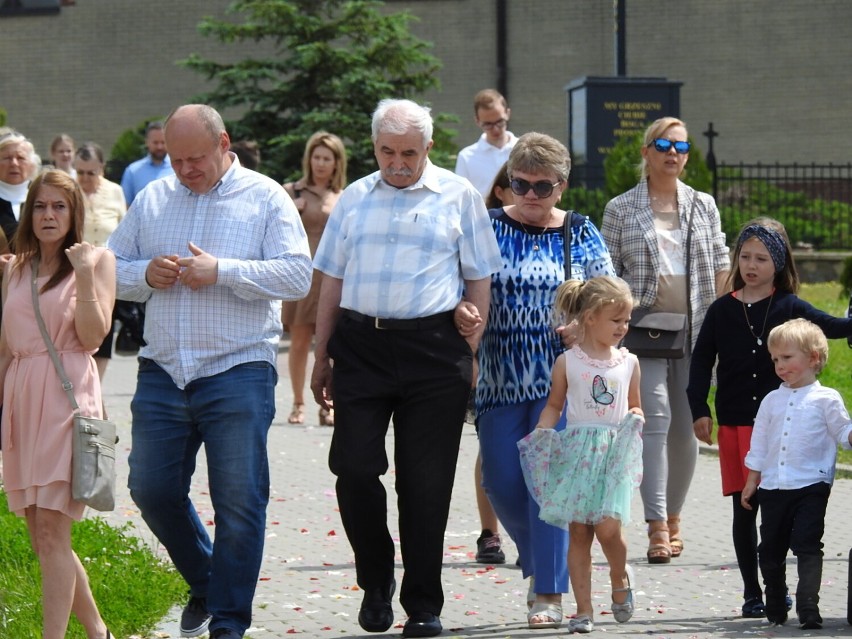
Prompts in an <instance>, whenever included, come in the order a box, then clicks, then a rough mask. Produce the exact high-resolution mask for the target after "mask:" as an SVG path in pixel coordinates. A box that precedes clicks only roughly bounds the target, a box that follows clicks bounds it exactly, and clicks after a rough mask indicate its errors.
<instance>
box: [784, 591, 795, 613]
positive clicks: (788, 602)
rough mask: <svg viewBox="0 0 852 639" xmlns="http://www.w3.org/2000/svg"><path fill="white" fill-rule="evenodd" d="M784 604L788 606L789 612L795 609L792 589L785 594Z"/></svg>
mask: <svg viewBox="0 0 852 639" xmlns="http://www.w3.org/2000/svg"><path fill="white" fill-rule="evenodd" d="M784 604H785V605H786V606H787V612H790V611H791V610H792V609H793V598H792V597H791V596H790V591H789V590H788V591H787V594H786V595H784Z"/></svg>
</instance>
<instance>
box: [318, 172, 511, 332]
mask: <svg viewBox="0 0 852 639" xmlns="http://www.w3.org/2000/svg"><path fill="white" fill-rule="evenodd" d="M500 266H501V259H500V251H499V248H498V247H497V241H496V239H495V238H494V230H493V229H492V227H491V220H490V218H489V217H488V212H487V211H486V210H485V203H484V202H483V200H482V196H481V195H480V194H479V193H478V192H477V191H476V189H474V188H473V187H472V186H471V184H470V182H468V181H467V180H465V179H464V178H461V177H459V176H457V175H455V174H454V173H452V172H450V171H447V170H446V169H442V168H439V167H436V166H435V165H433V164H432V163H431V162H428V161H427V163H426V167H425V169H424V171H423V175H422V176H420V179H419V180H418V181H417V182H416V183H415V184H413V185H411V186H409V187H407V188H404V189H397V188H395V187H393V186H390V185H389V184H387V183H386V182H384V181H383V180H382V179H381V174H380V173H379V172H376V173H373V174H371V175H368V176H367V177H364V178H362V179H360V180H358V181H357V182H354V183H353V184H351V185H350V186H349V187H347V188H346V190H344V191H343V193H342V195H341V196H340V199H339V200H338V202H337V206H335V208H334V211H333V212H332V214H331V217H330V218H329V220H328V223H327V224H326V227H325V231H323V235H322V239H321V240H320V243H319V247H318V248H317V252H316V255H315V256H314V268H316V269H317V270H319V271H322V272H323V273H325V274H327V275H330V276H331V277H336V278H338V279H342V280H343V291H342V295H341V301H340V306H341V307H342V308H348V309H351V310H354V311H358V312H359V313H363V314H365V315H371V316H375V317H382V318H394V319H410V318H415V317H426V316H428V315H434V314H436V313H441V312H443V311H450V310H452V309H453V308H455V306H456V304H458V302H459V300H460V299H461V296H462V290H463V287H464V280H480V279H483V278H486V277H489V276H490V275H491V274H492V273H494V272H496V271H497V269H499V268H500Z"/></svg>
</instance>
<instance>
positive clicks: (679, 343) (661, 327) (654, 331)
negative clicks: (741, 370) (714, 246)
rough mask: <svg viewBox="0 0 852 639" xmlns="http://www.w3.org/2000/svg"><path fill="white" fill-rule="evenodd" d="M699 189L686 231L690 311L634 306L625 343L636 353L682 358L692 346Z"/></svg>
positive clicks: (694, 197) (693, 202) (637, 354)
mask: <svg viewBox="0 0 852 639" xmlns="http://www.w3.org/2000/svg"><path fill="white" fill-rule="evenodd" d="M697 199H698V192H696V193H695V194H694V195H693V196H692V206H691V207H690V209H689V222H688V227H687V231H686V296H687V302H686V303H687V313H665V312H652V311H651V310H650V309H647V308H644V309H643V308H634V309H633V312H632V313H631V314H630V330H628V331H627V335H625V337H624V340H623V341H622V346H624V347H625V348H626V349H627V350H629V351H630V352H631V353H633V354H634V355H636V356H637V357H655V358H660V359H683V358H684V357H685V356H686V351H687V348H688V347H689V341H690V333H691V332H692V329H691V326H690V324H691V320H692V312H691V308H690V304H689V292H690V285H689V271H690V268H691V265H690V255H691V250H690V248H691V245H692V220H693V218H694V217H695V201H696V200H697Z"/></svg>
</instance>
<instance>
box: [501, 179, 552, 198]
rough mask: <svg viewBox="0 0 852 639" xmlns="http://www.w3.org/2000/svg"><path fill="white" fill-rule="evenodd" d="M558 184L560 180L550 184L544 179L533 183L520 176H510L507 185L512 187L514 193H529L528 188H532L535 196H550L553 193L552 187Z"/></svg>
mask: <svg viewBox="0 0 852 639" xmlns="http://www.w3.org/2000/svg"><path fill="white" fill-rule="evenodd" d="M559 184H560V182H557V183H556V184H551V183H550V182H545V181H541V182H536V183H534V184H533V183H530V182H528V181H527V180H523V179H521V178H512V181H511V182H509V186H510V187H511V188H512V193H514V194H515V195H526V194H527V193H529V191H530V189H532V191H533V193H535V196H536V197H550V196H551V194H552V193H553V188H554V187H556V186H559Z"/></svg>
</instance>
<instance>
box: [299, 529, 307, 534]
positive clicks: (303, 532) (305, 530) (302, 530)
mask: <svg viewBox="0 0 852 639" xmlns="http://www.w3.org/2000/svg"><path fill="white" fill-rule="evenodd" d="M299 532H300V533H302V534H303V535H304V534H305V533H306V532H308V529H307V528H300V529H299Z"/></svg>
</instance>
